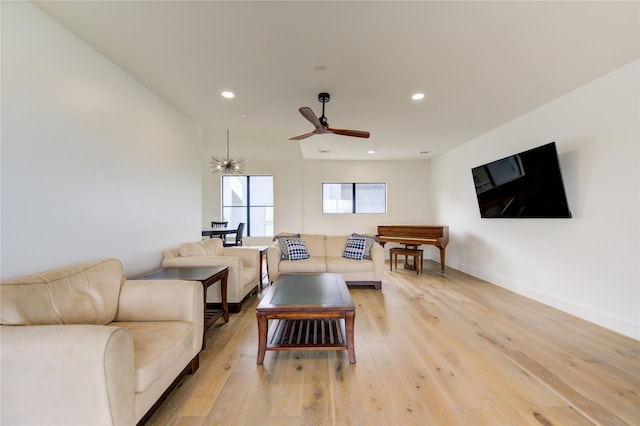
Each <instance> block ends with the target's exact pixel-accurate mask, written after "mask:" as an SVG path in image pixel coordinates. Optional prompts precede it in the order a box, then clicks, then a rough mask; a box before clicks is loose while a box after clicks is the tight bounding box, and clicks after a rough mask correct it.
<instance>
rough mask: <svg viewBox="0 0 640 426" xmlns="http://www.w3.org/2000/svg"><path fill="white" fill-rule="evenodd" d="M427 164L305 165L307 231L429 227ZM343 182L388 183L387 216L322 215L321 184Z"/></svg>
mask: <svg viewBox="0 0 640 426" xmlns="http://www.w3.org/2000/svg"><path fill="white" fill-rule="evenodd" d="M428 164H429V163H428V162H427V161H322V160H315V161H314V160H309V161H305V162H304V231H305V232H308V233H317V234H329V235H342V234H351V233H353V232H359V233H374V234H375V233H376V232H377V229H378V228H377V226H378V225H382V224H385V223H430V222H431V220H430V219H431V218H430V216H431V213H430V211H429V205H428V191H427V188H428V187H429V182H428ZM340 182H384V183H386V184H387V213H386V214H324V213H322V184H323V183H340ZM286 231H289V232H295V231H296V230H295V229H287V230H286Z"/></svg>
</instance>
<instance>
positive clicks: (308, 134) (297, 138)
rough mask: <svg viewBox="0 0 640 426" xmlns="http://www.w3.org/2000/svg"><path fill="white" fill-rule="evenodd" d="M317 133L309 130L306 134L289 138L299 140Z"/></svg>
mask: <svg viewBox="0 0 640 426" xmlns="http://www.w3.org/2000/svg"><path fill="white" fill-rule="evenodd" d="M315 134H316V132H309V133H305V134H304V135H299V136H294V137H292V138H289V140H290V141H299V140H302V139H306V138H308V137H309V136H313V135H315Z"/></svg>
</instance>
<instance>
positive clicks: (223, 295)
mask: <svg viewBox="0 0 640 426" xmlns="http://www.w3.org/2000/svg"><path fill="white" fill-rule="evenodd" d="M228 277H229V267H228V266H213V267H211V268H165V269H161V270H159V271H156V272H152V273H150V274H148V275H145V276H143V277H140V278H138V279H140V280H183V281H200V282H201V283H202V286H203V289H204V297H203V300H204V329H203V330H202V349H203V350H204V348H205V347H206V346H207V341H206V339H205V333H206V331H207V330H208V329H209V327H211V326H212V325H213V323H215V322H216V321H217V320H218V318H220V317H223V318H224V322H229V308H228V306H227V278H228ZM218 281H220V300H221V304H222V310H220V309H209V308H207V288H209V286H211V285H213V284H215V283H216V282H218Z"/></svg>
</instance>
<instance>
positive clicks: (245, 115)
mask: <svg viewBox="0 0 640 426" xmlns="http://www.w3.org/2000/svg"><path fill="white" fill-rule="evenodd" d="M248 116H249V114H247V113H246V112H243V113H242V114H240V117H242V118H247V117H248Z"/></svg>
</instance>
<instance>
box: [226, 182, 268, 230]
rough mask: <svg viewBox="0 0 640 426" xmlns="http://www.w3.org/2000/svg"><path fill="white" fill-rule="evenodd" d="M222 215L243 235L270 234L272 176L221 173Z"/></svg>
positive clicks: (231, 226) (230, 225)
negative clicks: (240, 227)
mask: <svg viewBox="0 0 640 426" xmlns="http://www.w3.org/2000/svg"><path fill="white" fill-rule="evenodd" d="M222 218H223V220H224V221H227V222H229V227H230V228H235V227H237V226H238V224H239V223H241V222H244V223H246V225H245V229H246V235H247V236H254V237H263V236H269V235H273V176H233V175H225V176H222Z"/></svg>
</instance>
